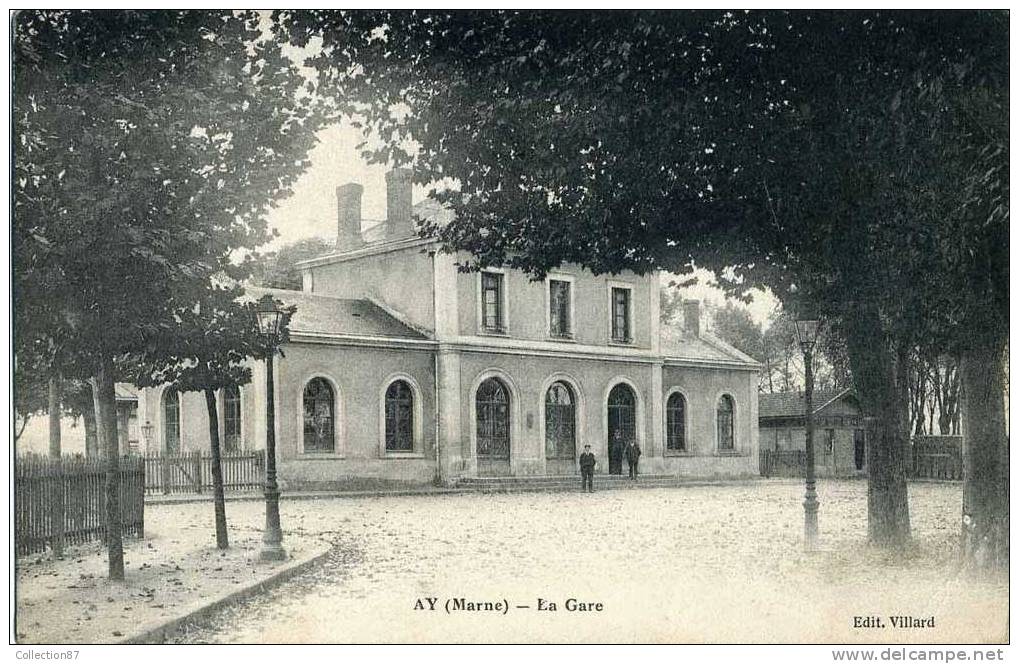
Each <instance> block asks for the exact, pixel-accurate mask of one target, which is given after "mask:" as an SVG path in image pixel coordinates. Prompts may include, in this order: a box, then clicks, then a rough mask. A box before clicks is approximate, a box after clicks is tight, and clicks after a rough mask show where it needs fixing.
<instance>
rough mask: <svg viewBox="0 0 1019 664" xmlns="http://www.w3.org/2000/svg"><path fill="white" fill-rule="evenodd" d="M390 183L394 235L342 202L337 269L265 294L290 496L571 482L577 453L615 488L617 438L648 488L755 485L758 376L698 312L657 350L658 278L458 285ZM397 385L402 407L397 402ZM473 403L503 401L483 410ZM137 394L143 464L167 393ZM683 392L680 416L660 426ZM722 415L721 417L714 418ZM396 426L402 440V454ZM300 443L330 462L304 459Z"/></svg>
mask: <svg viewBox="0 0 1019 664" xmlns="http://www.w3.org/2000/svg"><path fill="white" fill-rule="evenodd" d="M387 182H388V183H389V185H390V187H391V189H392V190H391V191H390V196H389V205H390V208H391V209H393V208H394V207H395V209H396V210H397V211H398V215H399V216H398V218H397V219H395V220H391V219H387V220H384V221H382V222H378V223H375V224H371V222H366V221H362V220H361V218H360V213H359V210H356V209H352V206H353V205H354V204H355V201H354V200H352V199H357V200H359V198H360V197H359V196H353V195H352V193H351V192H353V193H354V194H357V193H359V191H360V190H359V189H358V188H357V187H352V186H344V187H340V188H339V189H338V190H337V192H338V196H339V197H340V199H341V200H340V201H338V208H339V209H340V212H339V214H338V216H337V223H338V229H337V238H338V246H337V249H336V252H335V253H333V254H331V255H328V256H323V257H320V258H315V259H312V260H309V261H305V262H303V263H301V264H300V265H299V267H300V269H301V271H302V274H303V290H302V291H300V292H298V291H264V292H271V293H272V294H273V295H274V297H276V298H278V299H280V300H282V301H284V302H285V303H287V304H295V305H296V306H297V313H296V315H295V317H294V319H293V321H292V323H291V341H290V343H288V344H287V345H286V347H285V348H284V349H283V350H284V357H282V358H277V360H276V363H275V385H276V389H275V395H276V413H277V417H276V440H277V449H278V458H279V469H280V477H281V481H282V482H283V484H284V486H285V487H308V486H315V487H319V486H334V485H343V484H345V483H350V482H353V481H358V480H365V479H372V480H378V481H384V482H390V483H392V482H406V483H418V484H419V483H425V482H433V481H435V482H441V483H454V482H456V481H457V480H458V479H459V478H462V477H473V476H477V475H479V474H501V475H514V476H527V475H548V474H553V475H558V474H576V473H577V472H578V471H577V468H576V461H575V458H576V456H579V453H580V451H582V450H583V446H584V445H585V444H587V445H591V447H592V450H593V451H594V452H595V454H596V455H597V456H598V458H599V462H600V463H599V467H598V469H597V472H599V473H606V472H609V470H610V469H609V463H608V459H609V453H610V450H609V438H610V429H612V430H613V431H614V430H616V429H619V430H620V432H621V434H620V435H621V437H623V438H629V437H633V438H635V439H636V440H637V442H638V443H639V444H640V445H641V447H642V449H643V451H644V456H643V457H642V464H641V465H642V470H643V472H647V473H665V474H669V475H679V476H749V475H753V474H756V473H757V449H758V442H757V426H756V424H757V389H756V386H757V372H758V370H759V365H758V364H757V363H756V362H754V361H753V360H752V359H751V358H749V357H747V356H746V355H743V354H742V353H740V352H739V351H737V350H735V349H734V348H732V347H730V346H727V345H726V344H724V343H722V342H721V341H719V340H717V339H715V338H714V337H712V336H710V335H708V334H706V333H704V332H701V331H700V325H699V321H697V317H698V316H699V314H698V313H697V308H696V305H691V306H688V307H686V308H685V309H686V316H687V322H686V324H685V329H684V330H683V331H676V330H670V331H667V332H664V333H663V331H662V330H660V329H659V295H660V294H659V286H658V284H659V279H658V275H656V274H651V275H637V274H633V273H622V274H619V275H601V276H595V275H593V274H591V273H590V272H587V271H585V270H583V269H581V268H579V267H577V266H570V265H565V266H562V267H561V268H559V269H558V270H556V271H555V272H554V273H552V274H550V275H549V278H548V279H546V280H544V281H531V280H530V279H529V278H528V276H527V275H525V274H523V273H520V272H515V271H512V270H492V271H490V272H491V274H490V276H488V277H484V278H483V277H482V275H481V274H480V273H477V272H474V273H464V272H460V271H459V270H458V269H457V261H458V260H460V259H462V258H466V257H465V256H457V255H450V254H445V253H442V252H439V251H438V247H437V245H436V244H435V243H434V242H432V241H431V240H428V239H422V238H418V237H416V236H414V235H411V234H410V233H411V232H412V228H411V227H410V226H409V225H408V224H407V223H406V219H405V218H404V217H405V216H406V215H405V211H406V209H407V207H408V206H409V204H410V201H409V200H404V199H406V198H407V197H409V196H410V188H409V187H407V186H403V185H404V184H405V178H404V177H392V178H387ZM413 211H414V213H415V214H416V215H417V216H419V217H430V218H432V219H438V220H439V221H440V222H441V220H442V215H444V214H446V213H445V211H443V210H440V209H438V208H436V207H435V206H434V204H432V203H429V202H426V203H422V204H419V205H416V206H413ZM483 279H484V283H483ZM552 281H557V282H559V283H557V284H555V285H553V284H551V282H552ZM564 283H565V284H568V286H564V285H563V284H564ZM249 290H251V291H253V292H252V294H253V295H255V296H258V295H261V294H262V292H263V290H259V289H249ZM553 290H554V292H553ZM564 293H565V295H564ZM557 312H558V313H557ZM553 319H554V320H553ZM493 321H494V322H493ZM564 326H565V328H566V329H565V331H564V329H563V328H564ZM253 369H254V375H253V380H252V382H251V384H249V385H246V386H244V387H243V388H241V411H242V418H241V419H242V425H241V427H242V430H243V442H242V445H243V446H244V447H246V448H260V447H264V444H265V442H264V437H265V436H264V430H265V406H264V401H265V398H264V385H265V372H264V367H263V366H261V365H255V366H253ZM316 379H321V380H316ZM493 379H494V382H492V380H493ZM313 381H314V385H312V382H313ZM486 381H487V382H486ZM394 382H395V383H399V387H400V389H401V390H403V392H402V394H403V397H402V398H403V401H400V402H399V404H403V405H402V406H401V405H399V404H398V405H392V404H397V401H391V400H390V399H389V398H388V397H389V396H393V394H395V392H391V388H393V386H394ZM326 385H327V386H328V388H326V387H325V386H326ZM553 385H556V386H557V389H558V390H560V391H559V392H558V394H560V395H567V396H565V397H562V396H561V397H560V398H561V400H562V401H563V403H560V404H559V405H558V406H555V405H550V404H547V403H546V401H548V400H549V399H551V397H550V396H549V395H550V389H551V388H552V386H553ZM493 386H495V387H494V389H495V391H494V392H492V390H493ZM617 386H623V387H619V388H618V389H616V388H617ZM479 391H480V392H483V393H484V394H485V395H489V394H490V393H491V394H494V395H495V396H494V397H491V399H492V400H491V401H487V399H489V397H488V396H483V397H481V398H480V399H481V400H482V401H484V403H481V402H480V401H479ZM142 392H143V394H142V395H140V398H139V409H140V410H139V412H140V413H142V414H143V416H142V419H143V421H144V420H148V421H150V422H151V423H152V424H153V425H154V429H155V431H156V432H157V433H156V434H155V435H153V436H152V438H153V440H151V441H149V446H150V449H151V448H154V449H162V447H161V446H163V445H164V444H165V443H164V440H163V436H164V432H165V430H166V424H165V422H163V421H162V419H163V412H164V411H165V410H166V408H165V407H164V406H163V405H162V401H161V392H162V391H161V390H143V391H142ZM676 393H678V394H680V395H681V396H682V408H681V409H679V408H676V407H673V408H671V409H668V408H667V405H668V404H670V403H671V404H673V406H675V405H676V404H677V403H678V401H677V399H679V397H676V398H673V399H672V400H671V401H670V397H671V395H673V394H676ZM315 395H317V396H315ZM323 395H324V396H323ZM387 395H388V396H387ZM393 398H394V399H396V397H393ZM723 398H724V400H725V403H726V404H729V410H728V411H726V412H725V413H722V414H720V413H719V411H718V407H719V403H721V402H722V400H723ZM316 399H317V401H316ZM329 399H332V401H333V403H332V404H331V406H330V405H329V404H327V401H328V400H329ZM610 402H611V404H612V406H611V407H610ZM387 404H389V405H387ZM486 404H487V405H486ZM222 407H223V406H222V404H221V405H220V408H222ZM330 408H331V411H330ZM391 408H392V410H390V409H391ZM398 408H403V409H404V410H401V411H399V412H400V413H403V415H399V416H398V415H396V414H395V413H397V409H398ZM171 412H172V411H171ZM330 412H331V413H332V414H331V416H330ZM180 413H181V414H180V417H181V439H182V447H183V448H185V449H187V448H190V447H193V446H198V447H207V446H208V434H207V418H206V415H205V404H204V400H203V399H202V397H201V395H198V394H188V395H182V399H181V408H180ZM316 413H318V414H319V415H316ZM407 413H410V415H409V416H408V415H407ZM677 413H680V414H681V416H680V415H677ZM730 413H731V415H730ZM398 417H403V418H404V419H403V420H399V421H400V422H405V423H406V426H405V427H404V429H400V430H401V431H402V432H403V433H402V434H400V435H401V436H402V437H400V438H399V441H400V442H399V443H393V441H395V440H396V438H392V440H391V439H390V436H391V435H395V434H393V433H392V432H393V431H396V430H397V429H399V428H400V426H403V425H400V424H393V423H394V422H397V421H398ZM479 418H480V421H479ZM221 419H222V418H221ZM730 420H731V421H730ZM330 422H331V424H329V423H330ZM680 422H681V425H680V424H679V423H680ZM221 426H222V424H221ZM323 426H325V427H330V426H331V428H332V430H331V431H323V430H322V427H323ZM316 427H317V428H316ZM670 427H671V428H670ZM720 427H721V428H722V429H724V430H725V432H729V431H730V430H731V434H729V433H724V434H720V433H719V429H720ZM670 431H671V432H672V434H671V437H670V433H669V432H670ZM387 432H389V433H387ZM677 432H680V433H677ZM306 435H307V436H315V437H316V440H327V441H328V440H331V441H332V447H331V448H329V449H325V450H322V449H315V450H312V449H309V445H308V441H307V440H306ZM479 438H481V440H479ZM723 438H724V441H722V439H723ZM387 441H389V442H388V443H387ZM670 441H671V442H670ZM720 441H722V442H721V443H720ZM390 443H393V446H394V448H390V447H389V444H390ZM315 444H316V445H317V444H318V443H315ZM396 447H398V448H399V449H395V448H396ZM571 448H572V449H571ZM479 450H481V451H482V452H481V453H480V454H479ZM493 450H495V451H494V452H493ZM553 450H554V451H553Z"/></svg>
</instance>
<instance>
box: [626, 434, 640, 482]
mask: <svg viewBox="0 0 1019 664" xmlns="http://www.w3.org/2000/svg"><path fill="white" fill-rule="evenodd" d="M625 454H626V463H627V464H628V465H629V466H630V479H631V480H634V481H636V480H637V463H638V462H639V461H640V445H638V444H637V441H635V440H631V441H630V442H629V443H627V444H626V452H625Z"/></svg>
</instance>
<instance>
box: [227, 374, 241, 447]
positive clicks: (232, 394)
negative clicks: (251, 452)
mask: <svg viewBox="0 0 1019 664" xmlns="http://www.w3.org/2000/svg"><path fill="white" fill-rule="evenodd" d="M223 449H224V450H225V451H226V452H237V451H239V450H240V449H241V389H240V388H239V387H237V386H236V385H231V386H230V387H225V388H223Z"/></svg>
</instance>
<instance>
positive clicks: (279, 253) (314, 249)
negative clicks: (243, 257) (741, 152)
mask: <svg viewBox="0 0 1019 664" xmlns="http://www.w3.org/2000/svg"><path fill="white" fill-rule="evenodd" d="M335 250H336V243H335V242H331V241H329V240H326V239H324V238H318V237H310V238H304V239H302V240H297V241H296V242H291V243H290V244H286V245H283V246H282V247H280V248H279V249H277V250H276V251H272V252H269V253H267V254H263V255H261V256H259V257H258V258H257V259H255V264H254V266H253V270H252V275H251V279H250V281H251V283H253V284H254V285H256V286H262V287H264V288H282V289H285V290H301V287H302V286H303V284H302V282H301V273H300V271H299V270H298V269H297V267H296V265H297V263H299V262H300V261H303V260H307V259H309V258H316V257H318V256H324V255H326V254H329V253H332V252H333V251H335Z"/></svg>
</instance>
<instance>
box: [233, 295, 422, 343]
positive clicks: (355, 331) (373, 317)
mask: <svg viewBox="0 0 1019 664" xmlns="http://www.w3.org/2000/svg"><path fill="white" fill-rule="evenodd" d="M245 292H246V296H247V297H248V298H251V299H257V298H259V297H261V296H262V295H264V294H266V293H269V294H271V295H272V296H273V297H274V298H276V299H277V300H280V301H282V302H283V303H284V304H286V305H291V304H292V305H296V306H297V311H296V312H294V317H293V319H292V320H291V321H290V331H291V332H308V333H313V334H339V335H352V336H359V337H388V338H398V339H427V337H426V336H425V335H424V334H422V333H420V332H418V331H417V330H415V329H414V328H412V327H410V326H409V325H406V324H405V323H403V322H402V321H400V320H398V319H397V318H395V317H393V316H392V315H390V314H389V313H388V312H386V311H385V310H383V309H382V308H381V307H379V306H378V305H376V304H375V303H374V302H372V301H371V300H362V299H346V298H338V297H329V296H327V295H319V294H317V293H305V292H304V291H293V290H283V289H279V288H255V287H251V286H248V287H246V288H245Z"/></svg>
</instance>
